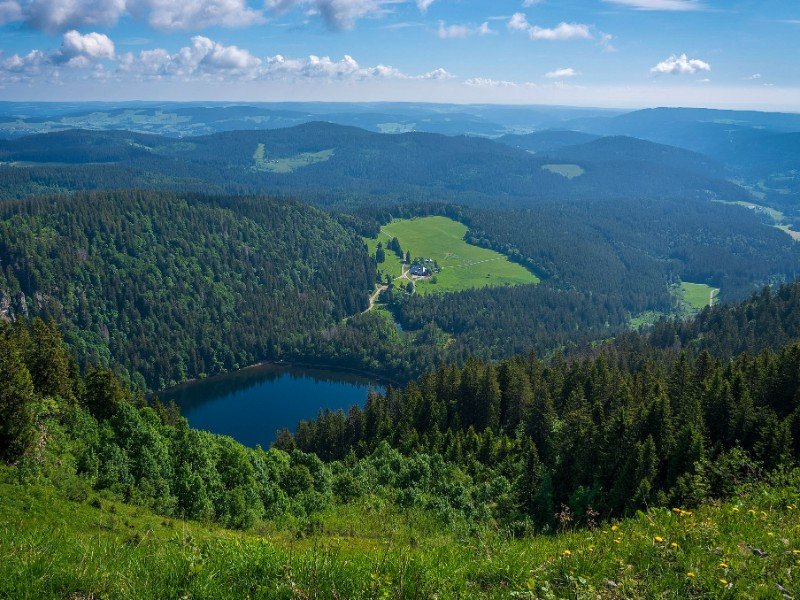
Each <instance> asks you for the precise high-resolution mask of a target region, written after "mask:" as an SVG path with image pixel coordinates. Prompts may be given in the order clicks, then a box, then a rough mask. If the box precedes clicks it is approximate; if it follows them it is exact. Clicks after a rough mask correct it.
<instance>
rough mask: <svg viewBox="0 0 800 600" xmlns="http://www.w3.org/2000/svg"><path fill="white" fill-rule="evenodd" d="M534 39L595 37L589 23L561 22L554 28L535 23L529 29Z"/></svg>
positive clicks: (588, 38)
mask: <svg viewBox="0 0 800 600" xmlns="http://www.w3.org/2000/svg"><path fill="white" fill-rule="evenodd" d="M528 35H529V36H530V37H531V39H532V40H548V41H563V40H591V39H592V38H593V36H592V33H591V31H590V30H589V26H588V25H583V24H581V23H559V24H558V25H557V26H556V27H554V28H552V29H547V28H544V27H538V26H536V25H534V26H533V27H531V28H530V29H529V30H528Z"/></svg>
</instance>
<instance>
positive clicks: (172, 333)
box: [0, 191, 375, 389]
mask: <svg viewBox="0 0 800 600" xmlns="http://www.w3.org/2000/svg"><path fill="white" fill-rule="evenodd" d="M0 265H2V271H0V309H1V310H2V316H3V318H5V319H15V318H19V317H26V316H34V315H36V316H41V317H44V318H47V319H50V318H52V319H55V320H56V321H57V322H58V323H59V324H60V325H62V326H63V328H64V331H65V335H66V338H67V340H68V341H69V343H70V346H71V347H72V348H74V349H75V351H76V352H77V356H78V360H79V362H80V364H81V365H88V364H109V363H113V364H114V365H121V366H123V367H124V368H125V370H126V371H127V373H128V374H129V375H130V377H132V378H134V380H135V381H136V382H137V383H138V384H139V385H140V387H143V388H150V389H158V388H162V387H164V386H166V385H170V384H174V383H178V382H182V381H185V380H186V379H189V378H193V377H198V376H204V375H210V374H213V373H219V372H222V371H226V370H231V369H236V368H240V367H244V366H246V365H248V364H251V363H253V362H255V361H258V360H262V359H267V358H278V357H281V356H284V355H287V354H290V355H297V354H302V350H300V348H302V347H303V345H304V344H305V339H306V337H307V336H308V335H310V334H311V333H313V332H317V331H319V330H321V329H324V328H325V327H330V326H333V325H335V324H336V323H337V322H338V321H339V320H340V319H342V318H344V317H345V316H347V315H351V314H354V313H358V312H360V311H361V310H363V309H364V308H366V306H367V296H368V293H369V291H370V290H371V289H372V287H373V285H374V279H375V272H374V271H375V267H374V263H373V262H372V260H371V259H370V258H369V257H368V256H367V255H366V253H365V251H364V248H363V243H362V242H361V240H360V239H359V238H358V237H357V236H355V235H354V234H353V233H351V232H350V231H348V230H346V229H345V228H343V227H342V226H341V225H340V224H339V223H338V222H336V221H335V220H333V219H332V218H330V217H329V216H328V215H326V214H324V213H322V212H319V211H317V210H315V209H312V208H309V207H307V206H302V205H300V204H297V203H295V202H288V201H282V200H274V199H270V198H264V197H260V198H209V197H204V196H191V195H185V194H184V195H176V194H169V193H155V192H141V191H140V192H136V191H126V192H111V193H95V194H77V195H74V196H69V197H49V198H45V199H39V200H27V201H18V202H6V203H3V204H1V205H0Z"/></svg>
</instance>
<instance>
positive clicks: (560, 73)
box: [544, 67, 578, 79]
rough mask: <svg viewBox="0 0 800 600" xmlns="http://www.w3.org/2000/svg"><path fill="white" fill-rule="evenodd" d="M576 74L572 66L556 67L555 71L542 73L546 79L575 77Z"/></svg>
mask: <svg viewBox="0 0 800 600" xmlns="http://www.w3.org/2000/svg"><path fill="white" fill-rule="evenodd" d="M576 75H578V72H577V71H576V70H575V69H573V68H572V67H566V68H564V69H556V70H555V71H550V72H549V73H545V74H544V76H545V77H547V78H548V79H566V78H569V77H575V76H576Z"/></svg>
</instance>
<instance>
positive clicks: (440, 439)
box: [279, 283, 800, 526]
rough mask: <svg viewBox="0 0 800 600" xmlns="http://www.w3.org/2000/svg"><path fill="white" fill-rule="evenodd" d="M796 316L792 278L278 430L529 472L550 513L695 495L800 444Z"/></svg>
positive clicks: (521, 496) (501, 473) (497, 470)
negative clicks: (675, 318) (547, 355)
mask: <svg viewBox="0 0 800 600" xmlns="http://www.w3.org/2000/svg"><path fill="white" fill-rule="evenodd" d="M798 322H800V283H793V284H791V285H789V286H785V287H782V288H781V289H779V290H778V291H776V292H767V291H765V292H763V293H762V294H760V295H758V296H755V297H753V298H752V299H750V300H749V301H747V302H745V303H743V304H740V305H738V306H734V307H719V308H714V309H707V311H706V312H705V313H704V314H703V315H702V316H701V317H700V318H699V319H697V320H696V321H694V322H690V323H687V324H686V325H684V326H678V328H677V329H678V331H679V334H678V335H677V336H675V337H674V338H673V340H672V343H669V344H665V343H664V342H665V341H670V340H662V339H661V338H662V337H663V333H664V332H665V331H667V328H666V326H664V325H662V326H661V327H658V328H655V329H654V330H653V332H652V333H645V334H631V335H630V336H627V337H625V338H623V339H622V340H620V341H618V342H611V343H609V344H607V345H605V346H603V347H601V348H595V349H592V350H587V351H585V352H584V353H582V354H577V355H573V356H570V357H567V359H565V358H564V357H563V356H560V355H559V356H556V357H554V358H553V359H552V360H546V361H542V360H539V359H538V358H537V357H536V356H535V355H533V354H531V355H529V356H519V357H516V358H513V359H510V360H505V361H501V362H499V363H486V362H483V361H480V360H476V359H471V360H469V361H467V363H466V364H465V365H464V366H463V367H455V366H443V367H440V368H439V369H438V370H436V371H435V372H431V373H429V374H427V375H425V376H424V377H422V378H420V379H419V380H417V381H415V382H412V383H410V384H409V385H408V386H406V387H405V388H403V389H392V388H389V389H388V390H387V393H386V394H385V395H380V394H376V393H374V394H371V395H370V397H369V398H368V400H367V403H366V406H365V407H364V408H363V409H361V408H358V407H353V408H352V409H351V410H350V411H349V412H348V413H347V414H345V413H343V412H338V413H332V412H330V411H326V412H321V413H320V416H319V417H318V418H317V419H316V420H315V421H312V422H302V423H300V425H299V426H298V428H297V434H296V436H295V438H290V436H288V434H284V436H282V438H279V439H281V440H282V442H281V443H282V444H283V446H284V447H289V446H290V445H291V443H296V444H297V445H298V446H299V447H300V448H301V449H303V450H305V451H313V452H316V453H318V454H319V455H320V456H322V457H323V458H326V459H328V460H335V459H341V458H344V457H346V456H347V455H348V453H350V452H351V451H352V452H354V453H355V454H356V455H357V456H361V455H369V454H370V453H371V452H373V451H374V450H375V449H376V448H378V447H380V445H381V444H383V443H389V444H390V445H392V446H393V447H395V448H397V449H398V450H400V451H401V452H403V453H405V454H409V455H412V456H413V455H414V454H415V453H420V452H430V453H441V454H442V455H444V456H445V457H446V458H447V460H449V461H452V462H454V463H456V464H460V465H463V468H464V469H465V470H466V471H467V472H468V473H469V474H470V475H471V476H472V477H474V478H475V480H478V481H483V482H484V483H485V485H486V486H487V489H491V490H494V492H495V493H502V492H500V490H503V489H508V488H503V485H504V483H506V482H507V481H508V480H506V482H503V481H501V480H500V478H511V479H515V478H516V481H517V484H516V486H515V487H514V488H513V489H514V490H515V492H516V493H517V494H518V495H517V496H516V501H517V502H519V504H518V506H519V507H520V509H521V510H522V511H523V513H524V514H525V515H526V517H527V518H530V519H532V520H533V521H534V522H535V523H536V524H537V525H538V526H554V525H555V517H554V515H555V514H556V513H557V512H558V509H559V507H562V510H563V507H564V506H567V507H569V509H570V512H571V514H572V515H575V517H576V518H577V519H579V520H580V519H584V518H589V516H588V510H589V508H593V509H594V510H597V511H599V512H600V514H605V515H611V514H613V515H621V514H625V513H630V512H632V511H634V510H637V509H641V508H643V507H647V506H654V505H660V506H676V505H680V504H681V503H689V504H694V503H697V502H699V501H701V500H703V499H704V498H707V497H708V496H709V495H718V494H722V495H724V494H726V493H730V492H731V491H732V486H733V485H734V483H735V482H736V481H737V479H739V478H741V477H750V476H752V475H753V474H754V473H758V472H760V471H761V470H762V469H766V470H771V469H774V468H776V467H780V466H786V465H790V464H792V463H793V462H794V461H796V460H797V459H798V458H800V344H798V343H797V336H798V333H800V329H798ZM673 331H674V330H673ZM681 335H682V336H683V337H684V347H683V348H682V347H681V344H680V343H679V341H680V336H681ZM737 338H738V339H740V340H741V341H740V342H739V343H738V344H735V345H733V346H731V347H726V345H725V344H726V342H727V341H729V340H736V339H737Z"/></svg>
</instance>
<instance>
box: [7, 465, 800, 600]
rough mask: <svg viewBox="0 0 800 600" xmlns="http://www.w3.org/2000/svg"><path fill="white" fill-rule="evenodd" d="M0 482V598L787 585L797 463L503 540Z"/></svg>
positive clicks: (390, 514)
mask: <svg viewBox="0 0 800 600" xmlns="http://www.w3.org/2000/svg"><path fill="white" fill-rule="evenodd" d="M10 474H11V472H10V471H6V472H5V480H6V483H0V598H14V599H25V598H36V599H37V600H38V599H48V598H71V599H78V598H79V599H88V598H93V599H99V598H120V599H122V598H131V599H133V598H135V599H137V600H145V599H148V598H153V599H156V598H158V599H162V598H209V599H211V598H220V599H221V598H253V599H256V598H351V599H356V598H440V599H445V598H556V597H557V598H564V597H570V598H654V597H662V598H790V597H796V596H797V594H798V593H800V509H798V504H800V492H798V489H800V488H798V485H797V484H798V483H800V481H798V476H797V474H793V475H791V476H786V477H785V478H783V479H784V480H783V481H781V482H776V483H777V485H773V486H768V485H761V486H758V487H755V488H751V489H748V490H746V491H743V493H742V494H741V495H739V497H738V498H737V499H736V500H735V501H732V502H729V503H725V504H721V505H716V506H706V507H701V508H699V509H697V510H695V511H693V512H691V511H682V510H680V509H678V508H675V509H673V510H668V509H658V510H652V511H650V512H648V513H647V514H644V513H640V514H639V515H638V516H637V517H635V518H632V519H628V520H624V521H620V522H617V523H615V524H612V525H609V524H604V525H602V526H599V527H596V528H594V529H584V530H578V531H569V525H568V524H567V525H566V531H565V532H564V533H561V534H558V535H552V536H537V537H533V538H528V539H524V540H508V539H506V538H504V537H503V536H501V535H499V534H498V533H496V532H490V531H484V532H481V533H478V534H474V535H471V536H462V535H460V534H459V529H460V528H459V527H452V526H451V527H450V528H448V529H444V528H443V526H441V525H440V524H437V521H436V520H434V519H433V518H431V517H430V515H428V514H426V513H423V512H418V511H412V510H406V511H398V510H397V509H389V508H387V507H386V506H385V505H382V504H380V503H379V502H374V503H372V502H369V501H365V502H362V503H360V504H359V505H354V506H340V507H338V508H335V509H331V510H329V511H328V512H327V513H325V514H323V515H322V518H321V519H320V520H319V521H317V523H318V526H317V527H316V528H309V527H308V526H306V527H305V529H304V530H301V529H298V528H296V527H292V526H291V525H287V524H283V525H276V524H275V523H264V524H262V525H261V526H260V527H257V528H256V529H254V530H251V531H250V532H246V533H237V532H232V531H229V530H224V529H219V528H215V527H212V526H209V525H203V524H199V523H193V522H182V521H178V520H173V519H168V518H163V517H159V516H155V515H153V514H152V513H149V512H148V511H147V510H145V509H142V508H138V507H133V506H129V505H125V504H121V503H119V502H116V501H114V500H113V498H112V499H109V498H108V497H103V498H100V497H98V496H94V495H92V496H90V497H87V498H86V499H85V501H82V502H74V501H70V500H67V499H66V497H65V494H64V493H63V492H61V491H58V490H56V489H54V488H52V487H45V486H20V485H16V484H12V483H10V482H9V481H10Z"/></svg>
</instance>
